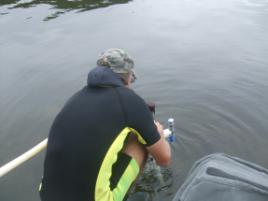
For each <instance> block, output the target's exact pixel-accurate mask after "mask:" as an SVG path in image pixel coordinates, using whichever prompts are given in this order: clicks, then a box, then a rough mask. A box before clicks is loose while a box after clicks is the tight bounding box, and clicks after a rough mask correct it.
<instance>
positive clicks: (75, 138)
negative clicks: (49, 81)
mask: <svg viewBox="0 0 268 201" xmlns="http://www.w3.org/2000/svg"><path fill="white" fill-rule="evenodd" d="M126 127H127V128H130V129H133V131H134V132H136V133H137V134H138V135H140V137H141V138H142V140H141V141H143V143H145V146H150V145H152V144H154V143H156V142H157V141H158V140H159V139H160V136H159V134H158V132H157V129H156V126H155V124H154V122H153V117H152V114H151V112H150V111H149V109H148V107H147V105H146V103H145V102H144V100H143V99H142V98H140V97H139V96H138V95H137V94H136V93H134V92H133V91H132V90H131V89H129V88H126V87H123V86H117V87H114V86H113V87H107V86H106V87H89V86H86V87H84V88H83V89H82V90H80V91H79V92H77V93H76V94H75V95H74V96H73V97H72V98H71V99H70V100H69V101H68V102H67V103H66V105H65V106H64V107H63V109H62V110H61V112H60V113H59V114H58V115H57V117H56V119H55V121H54V123H53V125H52V127H51V130H50V133H49V138H48V147H47V152H46V157H45V164H44V176H43V181H42V188H41V191H40V195H41V199H42V200H43V201H69V200H73V201H74V200H76V201H78V200H79V201H93V200H94V193H95V185H96V180H97V176H98V174H99V169H100V167H101V164H102V162H103V159H104V157H105V155H106V154H107V152H108V149H109V147H110V146H111V144H112V143H113V142H114V140H115V138H117V136H118V135H119V133H120V132H121V131H122V130H124V129H125V128H126ZM118 160H120V159H118ZM108 179H109V178H108Z"/></svg>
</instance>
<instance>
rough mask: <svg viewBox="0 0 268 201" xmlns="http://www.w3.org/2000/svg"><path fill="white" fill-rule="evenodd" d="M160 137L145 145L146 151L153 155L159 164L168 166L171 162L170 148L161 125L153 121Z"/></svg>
mask: <svg viewBox="0 0 268 201" xmlns="http://www.w3.org/2000/svg"><path fill="white" fill-rule="evenodd" d="M155 125H156V127H157V131H158V133H159V135H160V136H161V137H160V139H159V140H158V141H157V142H156V143H154V144H153V145H151V146H148V147H147V150H148V152H149V153H150V154H151V155H152V156H153V158H154V159H155V161H156V163H157V164H158V165H160V166H168V165H169V164H170V162H171V150H170V146H169V143H168V142H167V141H166V139H165V137H164V132H163V126H162V125H161V124H160V123H159V122H155Z"/></svg>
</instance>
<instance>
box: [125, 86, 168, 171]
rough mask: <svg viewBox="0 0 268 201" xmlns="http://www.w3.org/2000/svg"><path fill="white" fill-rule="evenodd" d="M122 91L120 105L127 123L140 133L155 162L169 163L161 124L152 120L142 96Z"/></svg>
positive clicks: (160, 163) (163, 164) (166, 144)
mask: <svg viewBox="0 0 268 201" xmlns="http://www.w3.org/2000/svg"><path fill="white" fill-rule="evenodd" d="M124 92H125V93H124V94H123V95H122V106H123V109H124V110H125V114H126V123H127V125H128V126H129V127H131V128H133V129H135V130H136V131H137V132H138V133H139V134H140V135H141V137H142V138H143V140H144V141H145V147H146V149H147V150H148V152H149V153H150V154H151V155H152V156H153V158H155V160H156V163H157V164H158V165H161V166H167V165H168V164H169V163H170V158H171V151H170V147H169V144H168V142H167V141H166V140H165V138H164V134H163V127H162V125H161V124H160V123H156V122H154V119H153V115H152V113H151V111H150V110H149V108H148V106H147V104H146V103H145V102H144V100H143V99H142V98H140V97H139V96H138V95H136V94H135V93H134V92H133V91H130V90H129V91H128V90H127V91H124Z"/></svg>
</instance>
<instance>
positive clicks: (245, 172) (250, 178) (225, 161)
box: [173, 153, 268, 201]
mask: <svg viewBox="0 0 268 201" xmlns="http://www.w3.org/2000/svg"><path fill="white" fill-rule="evenodd" d="M173 201H268V170H267V169H265V168H263V167H261V166H259V165H256V164H254V163H251V162H248V161H245V160H242V159H240V158H237V157H233V156H229V155H226V154H222V153H217V154H212V155H208V156H205V157H204V158H202V159H200V160H198V161H197V162H195V164H194V165H193V167H192V168H191V170H190V172H189V175H188V177H187V179H186V181H185V182H184V183H183V185H182V186H181V187H180V189H179V190H178V192H177V193H176V195H175V197H174V199H173Z"/></svg>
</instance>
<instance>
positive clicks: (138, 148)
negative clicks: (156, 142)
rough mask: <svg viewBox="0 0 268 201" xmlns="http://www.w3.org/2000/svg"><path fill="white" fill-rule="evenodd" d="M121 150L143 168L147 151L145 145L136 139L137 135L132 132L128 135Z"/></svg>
mask: <svg viewBox="0 0 268 201" xmlns="http://www.w3.org/2000/svg"><path fill="white" fill-rule="evenodd" d="M123 152H124V153H126V154H127V155H129V156H131V157H132V158H134V159H135V160H136V161H137V163H138V164H139V166H140V167H141V168H143V166H144V164H145V162H146V160H147V156H148V153H147V150H146V149H145V147H144V146H143V145H142V144H141V143H140V142H139V141H138V139H137V137H136V136H135V135H134V134H130V135H129V137H128V139H127V142H126V144H125V146H124V148H123Z"/></svg>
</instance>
